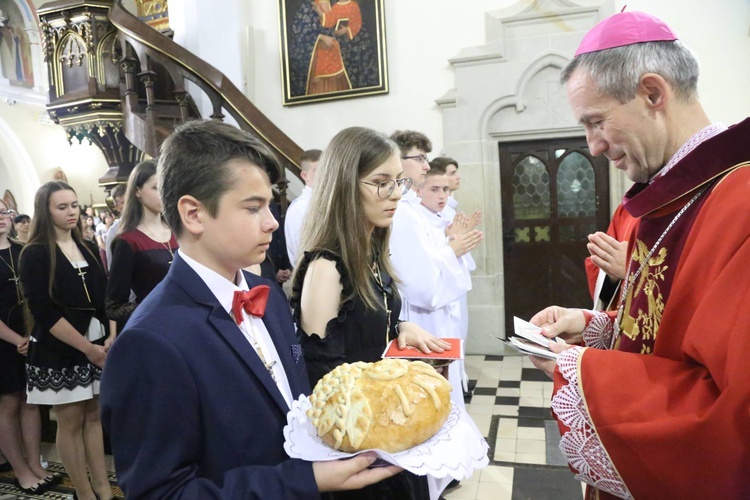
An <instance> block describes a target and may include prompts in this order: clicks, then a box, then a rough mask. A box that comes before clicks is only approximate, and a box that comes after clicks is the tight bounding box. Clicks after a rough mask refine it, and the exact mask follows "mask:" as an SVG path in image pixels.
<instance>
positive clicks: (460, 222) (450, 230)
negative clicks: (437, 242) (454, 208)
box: [445, 212, 472, 237]
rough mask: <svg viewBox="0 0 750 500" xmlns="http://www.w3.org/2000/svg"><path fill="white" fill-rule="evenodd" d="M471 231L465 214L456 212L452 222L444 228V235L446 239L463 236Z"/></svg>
mask: <svg viewBox="0 0 750 500" xmlns="http://www.w3.org/2000/svg"><path fill="white" fill-rule="evenodd" d="M471 229H472V227H471V226H470V223H469V219H468V217H466V214H465V213H463V212H458V213H457V214H456V215H455V216H454V217H453V222H451V223H450V224H449V225H448V227H446V228H445V235H446V236H448V237H452V236H458V235H459V234H464V233H466V232H468V231H469V230H471Z"/></svg>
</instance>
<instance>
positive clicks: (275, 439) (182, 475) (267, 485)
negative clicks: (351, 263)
mask: <svg viewBox="0 0 750 500" xmlns="http://www.w3.org/2000/svg"><path fill="white" fill-rule="evenodd" d="M245 278H246V280H247V282H248V285H249V286H250V287H251V288H252V287H253V286H255V285H258V284H268V280H265V279H264V278H260V277H257V276H254V275H252V274H248V273H245ZM263 322H264V323H265V325H266V328H267V329H268V332H269V333H270V334H271V337H272V338H273V341H274V344H275V346H276V350H277V351H278V353H279V356H280V358H281V362H282V364H283V366H284V370H285V372H286V374H287V377H288V378H289V385H290V387H291V389H292V394H293V396H294V397H295V398H297V397H298V396H299V395H300V394H301V393H305V394H308V393H309V391H310V386H309V382H308V379H307V372H306V369H305V364H304V360H303V357H302V355H301V350H300V348H299V345H296V339H295V333H294V326H293V322H292V317H291V313H290V310H289V306H288V303H287V301H286V297H285V296H284V295H283V293H282V292H281V290H280V289H279V288H278V287H275V286H272V287H271V295H270V296H269V301H268V306H267V308H266V313H265V316H264V317H263ZM101 409H102V421H103V423H104V427H105V429H107V430H108V431H109V433H110V436H111V439H112V449H113V452H114V457H115V467H116V470H117V476H118V481H119V484H120V486H121V487H122V489H123V491H124V492H125V494H126V496H127V497H128V498H158V499H165V498H233V499H234V498H264V499H269V498H273V499H277V498H305V499H306V498H318V497H319V494H318V491H317V487H316V483H315V479H314V476H313V471H312V464H311V463H309V462H304V461H301V460H292V459H290V458H289V457H288V456H287V455H286V454H285V452H284V448H283V443H284V436H283V428H284V425H285V424H286V413H287V405H286V402H285V401H284V399H283V397H282V396H281V393H280V392H279V390H278V388H277V386H276V384H275V382H274V381H273V379H272V378H271V376H270V375H269V373H268V371H266V368H265V367H264V366H263V363H262V362H261V361H260V359H259V358H258V355H257V354H256V352H255V351H254V349H253V347H252V346H251V345H250V344H249V343H248V341H247V340H246V339H245V337H244V336H243V335H242V332H241V331H240V330H239V328H237V325H236V324H235V323H234V321H233V319H232V318H231V317H230V315H229V314H227V311H226V310H225V309H223V308H222V307H221V305H220V304H219V302H218V301H217V300H216V297H215V296H214V295H213V293H212V292H211V291H210V290H209V288H208V287H207V286H206V284H205V283H204V282H203V280H201V279H200V277H199V276H198V275H197V274H196V273H195V271H193V269H192V268H190V266H188V265H187V263H186V262H185V261H184V260H183V259H181V258H180V256H179V254H178V255H176V256H175V259H174V262H173V263H172V266H171V268H170V270H169V273H168V274H167V276H166V278H165V279H164V281H162V282H161V283H160V284H159V285H158V286H157V287H156V288H155V289H154V290H153V291H152V292H151V293H150V294H149V295H148V297H147V298H146V299H145V300H144V301H143V303H141V305H140V306H138V309H136V311H135V313H134V314H133V316H132V317H131V318H130V320H129V321H128V324H127V326H126V328H125V330H124V331H123V332H122V334H120V336H119V337H118V338H117V340H116V341H115V343H114V345H113V347H112V349H111V350H110V352H109V354H108V355H107V361H106V365H105V368H104V373H103V376H102V386H101Z"/></svg>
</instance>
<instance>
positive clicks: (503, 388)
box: [443, 350, 582, 500]
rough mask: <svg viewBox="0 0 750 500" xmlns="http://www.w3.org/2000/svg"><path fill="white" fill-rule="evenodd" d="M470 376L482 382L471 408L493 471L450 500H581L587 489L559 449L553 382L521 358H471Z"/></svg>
mask: <svg viewBox="0 0 750 500" xmlns="http://www.w3.org/2000/svg"><path fill="white" fill-rule="evenodd" d="M509 351H510V350H509ZM466 372H467V374H468V375H469V379H471V380H472V381H476V387H475V389H474V392H473V395H472V397H471V398H470V399H467V400H466V402H467V405H466V408H467V411H468V412H469V415H471V416H472V418H473V419H474V422H476V424H477V426H478V427H479V430H480V431H482V435H484V436H485V438H486V439H487V444H489V446H490V451H489V457H490V465H489V466H488V467H487V468H485V469H483V470H482V471H478V472H476V473H475V474H474V475H473V476H472V477H471V478H469V479H468V480H463V481H461V483H460V485H459V486H458V487H456V488H454V489H451V490H448V491H446V492H445V493H444V495H443V496H444V497H445V499H446V500H452V499H475V500H484V499H487V500H490V499H491V500H506V499H513V500H516V499H519V500H520V499H533V500H545V499H556V500H558V499H559V500H567V499H580V498H581V497H582V487H581V483H579V482H578V481H576V480H575V479H573V475H572V473H571V472H570V470H569V469H568V467H567V465H566V463H565V461H564V459H563V457H562V454H561V453H560V450H559V448H558V443H559V441H560V433H559V431H558V429H557V424H556V423H555V421H554V420H552V417H551V416H550V410H549V402H550V397H551V395H552V382H551V381H550V379H549V378H547V376H546V375H544V373H542V372H541V371H539V370H537V369H536V368H534V366H533V365H532V364H531V362H530V361H529V359H528V357H527V356H523V355H517V354H515V353H513V354H511V353H508V354H507V355H504V356H467V358H466Z"/></svg>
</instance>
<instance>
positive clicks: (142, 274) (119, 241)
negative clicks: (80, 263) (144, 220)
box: [106, 229, 179, 329]
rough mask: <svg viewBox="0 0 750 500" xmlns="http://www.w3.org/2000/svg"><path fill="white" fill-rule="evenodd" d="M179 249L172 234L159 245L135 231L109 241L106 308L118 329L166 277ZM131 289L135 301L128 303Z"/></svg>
mask: <svg viewBox="0 0 750 500" xmlns="http://www.w3.org/2000/svg"><path fill="white" fill-rule="evenodd" d="M178 246H179V245H178V244H177V240H176V239H175V237H174V235H172V237H171V238H170V240H169V243H160V242H158V241H155V240H153V239H151V238H149V237H148V236H147V235H146V234H145V233H143V232H141V231H140V230H138V229H133V230H132V231H128V232H125V233H122V234H120V235H118V236H117V238H115V239H114V240H113V241H112V261H111V262H110V268H109V280H108V282H107V295H106V309H107V316H108V317H109V319H111V320H114V321H116V322H117V326H118V329H122V328H123V327H124V326H125V323H126V322H127V321H128V318H130V315H131V314H132V313H133V311H134V310H135V308H136V306H137V305H138V304H140V303H141V302H143V299H145V298H146V296H147V295H148V294H149V293H151V290H153V289H154V288H156V285H158V284H159V283H161V281H162V280H163V279H164V277H165V276H166V275H167V273H168V272H169V266H170V264H171V263H172V259H173V258H174V252H176V251H177V248H178ZM130 290H133V293H134V294H135V302H130Z"/></svg>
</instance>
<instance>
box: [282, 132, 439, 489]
mask: <svg viewBox="0 0 750 500" xmlns="http://www.w3.org/2000/svg"><path fill="white" fill-rule="evenodd" d="M402 175H403V171H402V168H401V161H400V158H399V150H398V147H397V146H396V144H395V143H394V142H393V141H391V140H390V139H388V137H387V136H385V135H383V134H380V133H378V132H375V131H372V130H369V129H366V128H360V127H353V128H348V129H345V130H343V131H341V132H339V133H338V134H337V135H336V136H335V137H334V138H333V140H332V141H331V143H330V144H329V145H328V148H327V149H326V150H325V152H324V153H323V156H322V158H321V160H320V165H319V167H318V172H317V179H316V184H315V190H314V191H313V196H312V200H311V202H310V210H309V212H308V214H307V218H306V219H305V223H304V225H303V233H302V246H301V248H302V249H303V250H304V256H303V257H302V259H301V260H300V263H299V265H298V266H297V269H296V271H295V276H294V286H293V292H292V299H291V301H292V307H293V308H294V319H295V322H296V324H297V326H298V337H299V340H300V343H301V344H302V349H303V353H304V356H305V362H306V364H307V369H308V374H309V377H310V384H311V386H315V384H316V383H317V382H318V380H319V379H320V378H322V377H323V375H325V374H326V373H328V372H329V371H330V370H332V369H333V368H335V367H336V366H338V365H340V364H342V363H354V362H357V361H366V362H375V361H378V360H379V359H380V357H381V354H382V353H383V351H384V350H385V346H386V344H387V343H388V342H389V341H390V340H391V339H395V338H398V343H399V345H400V346H401V347H404V346H406V345H410V346H414V347H417V348H419V349H420V350H422V351H424V352H430V351H437V352H442V351H443V350H444V349H446V348H448V347H449V345H448V344H447V343H445V342H444V341H442V340H440V339H438V338H435V337H433V336H431V335H430V334H428V333H427V332H425V331H424V330H422V329H421V328H419V327H418V326H416V325H415V324H413V323H408V322H399V321H398V317H399V313H400V310H401V299H400V296H399V293H398V289H397V287H396V284H397V280H396V279H395V278H394V274H393V269H392V266H391V262H390V258H389V249H388V240H389V235H390V226H391V222H392V220H393V215H394V213H395V211H396V206H397V205H398V201H399V200H400V199H401V196H402V194H403V191H404V190H406V189H409V186H410V181H408V180H406V179H404V178H402ZM394 495H395V496H394ZM395 497H398V498H428V487H427V481H426V478H425V477H417V476H414V475H412V474H410V473H407V472H403V473H401V474H398V475H396V476H394V477H392V478H389V479H387V480H385V481H383V482H381V483H377V484H375V485H372V486H369V487H367V488H365V489H363V490H359V491H355V492H348V493H347V492H344V493H336V494H332V495H330V497H329V498H335V499H340V498H357V499H358V500H362V499H369V498H372V499H376V498H377V499H379V498H395Z"/></svg>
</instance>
